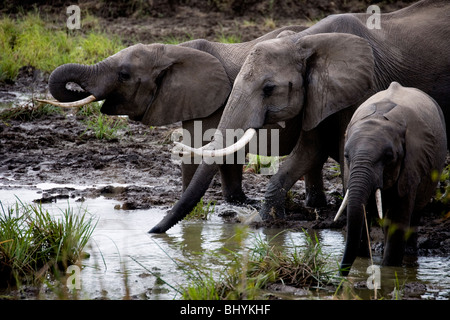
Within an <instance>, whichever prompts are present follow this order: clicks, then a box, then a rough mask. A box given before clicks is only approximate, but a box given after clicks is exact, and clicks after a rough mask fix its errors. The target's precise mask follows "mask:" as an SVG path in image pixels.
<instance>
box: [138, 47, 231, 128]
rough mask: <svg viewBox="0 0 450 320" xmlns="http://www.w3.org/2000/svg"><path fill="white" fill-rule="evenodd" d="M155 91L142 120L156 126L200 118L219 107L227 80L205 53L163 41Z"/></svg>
mask: <svg viewBox="0 0 450 320" xmlns="http://www.w3.org/2000/svg"><path fill="white" fill-rule="evenodd" d="M161 55H162V56H161V57H160V59H161V61H162V62H161V64H162V65H164V69H163V70H161V72H160V74H159V76H158V79H157V85H158V89H157V93H156V96H155V97H154V99H153V101H152V103H151V105H150V106H149V107H148V108H147V111H146V112H145V114H144V116H143V119H142V122H143V123H151V124H152V125H155V126H159V125H165V124H170V123H174V122H178V121H185V120H191V119H199V118H204V117H207V116H209V115H211V114H212V113H214V112H215V111H216V110H217V109H219V108H220V107H222V106H223V105H224V103H225V101H226V99H227V98H228V95H229V94H230V91H231V83H230V80H229V78H228V76H227V74H226V72H225V69H224V67H223V65H222V64H221V63H220V61H219V60H218V59H217V58H216V57H214V56H212V55H211V54H209V53H206V52H203V51H200V50H196V49H192V48H187V47H181V46H177V45H164V47H163V50H162V52H161Z"/></svg>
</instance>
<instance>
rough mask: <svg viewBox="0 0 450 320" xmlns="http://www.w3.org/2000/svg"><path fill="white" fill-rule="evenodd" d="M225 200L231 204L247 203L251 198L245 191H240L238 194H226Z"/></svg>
mask: <svg viewBox="0 0 450 320" xmlns="http://www.w3.org/2000/svg"><path fill="white" fill-rule="evenodd" d="M225 201H226V202H228V203H230V204H235V205H242V204H245V203H247V202H248V201H249V199H248V198H247V196H246V195H245V194H244V193H243V192H240V193H236V194H231V195H226V196H225Z"/></svg>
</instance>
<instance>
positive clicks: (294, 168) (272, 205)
mask: <svg viewBox="0 0 450 320" xmlns="http://www.w3.org/2000/svg"><path fill="white" fill-rule="evenodd" d="M323 146H324V144H322V143H321V141H320V139H319V132H318V129H313V130H311V131H307V132H306V131H303V132H302V133H301V135H300V138H299V140H298V142H297V145H296V146H295V148H294V150H293V151H292V152H291V154H290V155H289V156H288V157H287V158H286V160H285V161H284V162H283V163H282V164H281V166H280V168H279V170H278V172H277V173H276V174H275V175H274V176H272V178H271V179H270V181H269V184H268V186H267V190H266V194H265V202H264V204H263V207H262V208H261V211H260V216H261V218H262V219H263V220H271V219H275V218H279V219H280V218H281V219H282V218H284V217H285V200H286V194H287V192H288V191H289V190H290V189H291V187H292V186H293V185H294V184H295V182H297V180H298V179H300V178H301V177H302V176H304V175H305V174H310V175H308V177H314V178H315V179H312V181H317V176H315V175H317V172H318V168H319V167H320V168H322V167H323V164H324V163H325V161H326V159H327V153H326V150H325V148H324V147H323ZM314 174H315V175H314Z"/></svg>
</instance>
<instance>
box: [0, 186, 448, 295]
mask: <svg viewBox="0 0 450 320" xmlns="http://www.w3.org/2000/svg"><path fill="white" fill-rule="evenodd" d="M1 192H2V193H1V198H0V200H1V201H2V203H3V204H4V205H11V204H14V203H15V202H16V200H17V199H16V197H15V195H18V197H19V198H20V200H21V201H22V202H24V203H30V202H31V201H32V200H33V199H36V198H39V197H40V193H39V192H42V191H41V190H38V189H32V190H30V189H26V188H24V189H23V190H22V189H16V190H7V189H4V190H3V189H2V191H1ZM68 204H69V205H70V206H71V207H72V208H73V209H74V212H78V211H77V210H79V208H80V207H82V208H83V209H87V210H88V211H89V212H90V213H91V214H93V215H95V216H96V217H97V218H98V219H99V222H98V225H97V228H96V229H95V232H94V234H93V236H92V240H91V241H90V243H89V246H88V248H87V251H88V252H89V253H90V254H91V256H90V258H89V259H87V260H85V261H83V264H84V265H85V267H84V269H83V271H82V273H81V274H82V291H83V293H82V294H81V297H82V298H89V299H92V298H99V297H100V298H101V297H107V298H110V299H121V298H123V297H124V296H125V295H126V294H129V295H130V296H132V297H134V298H137V299H174V298H175V299H178V298H180V295H179V294H178V293H177V292H176V290H174V289H173V288H171V286H173V287H177V286H179V285H181V284H183V283H185V282H186V274H185V273H184V272H183V271H182V270H181V269H180V268H179V267H178V265H177V263H178V261H180V260H188V259H190V258H192V257H194V256H195V255H196V254H198V253H205V252H214V251H220V252H227V250H231V251H240V250H244V249H245V247H249V246H252V245H253V242H254V241H256V240H258V239H259V240H264V241H269V240H270V241H271V242H272V244H273V245H276V246H278V247H280V248H284V249H287V250H294V247H300V248H301V247H304V246H306V244H307V236H308V237H310V238H311V239H315V237H316V236H317V239H318V240H319V242H320V243H321V246H322V250H323V252H324V253H325V254H326V255H329V258H328V259H329V262H330V263H331V264H336V265H337V264H338V262H339V260H340V258H341V256H342V253H343V249H344V244H345V237H344V233H343V232H342V231H341V230H309V231H308V232H307V235H306V234H305V233H304V232H303V231H301V230H297V231H293V230H281V229H276V228H270V229H266V228H259V229H248V230H249V231H248V232H249V234H248V236H246V237H239V233H240V232H242V228H243V226H242V225H240V224H235V223H229V222H225V221H224V220H222V219H221V218H220V217H218V216H217V215H213V216H212V217H211V219H210V220H208V221H206V222H204V221H202V222H187V221H185V222H182V223H180V224H178V225H176V226H175V227H173V228H172V229H170V230H169V231H168V232H167V233H166V234H161V235H150V234H148V233H147V231H148V230H149V229H150V227H152V226H153V225H155V224H157V223H158V221H160V219H161V218H162V217H163V216H164V215H165V214H166V211H167V209H164V210H160V209H158V208H155V209H151V210H130V211H124V210H115V209H114V206H115V205H116V204H118V203H117V202H116V201H113V200H108V199H105V198H97V199H88V200H87V201H86V202H84V203H77V202H74V201H73V199H70V200H69V202H67V201H66V200H64V201H61V202H58V203H52V204H45V205H44V207H45V208H47V209H48V210H49V211H50V212H55V213H58V212H60V210H61V209H64V208H67V205H68ZM201 261H202V263H205V267H207V266H209V267H214V268H216V269H218V270H219V269H221V268H223V267H224V261H217V259H209V258H207V255H205V258H204V259H203V260H201ZM373 262H374V264H375V265H379V264H380V263H381V256H380V255H378V254H376V253H374V256H373ZM369 265H371V262H370V260H369V259H365V258H364V259H363V258H358V259H357V260H356V261H355V264H354V266H353V268H352V271H351V273H350V276H349V284H348V285H349V286H351V290H352V291H353V294H354V295H353V296H349V298H354V297H355V295H356V296H359V297H361V298H365V299H368V298H371V297H373V296H374V292H373V290H368V289H367V285H366V282H367V279H368V277H369V274H367V267H368V266H369ZM380 271H381V274H380V277H381V289H380V290H379V291H378V292H377V294H378V297H381V296H383V297H385V298H392V297H393V292H394V291H395V290H396V289H402V288H405V287H406V286H417V287H419V289H420V286H423V288H424V289H423V290H422V291H421V290H418V292H419V293H418V294H419V295H420V297H421V298H430V299H449V297H450V257H419V258H417V259H416V261H413V263H412V265H411V264H409V263H408V266H407V267H400V268H388V267H382V268H380ZM161 279H162V280H163V282H162V281H161ZM164 281H165V282H166V283H164ZM127 290H128V291H127ZM328 295H329V294H328ZM394 297H395V295H394ZM296 298H298V297H296Z"/></svg>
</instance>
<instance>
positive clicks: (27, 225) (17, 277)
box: [0, 200, 96, 286]
mask: <svg viewBox="0 0 450 320" xmlns="http://www.w3.org/2000/svg"><path fill="white" fill-rule="evenodd" d="M95 226H96V221H94V219H93V217H92V216H90V215H89V214H88V212H87V211H84V212H78V213H75V212H74V211H73V209H72V208H70V207H68V208H67V209H65V210H61V214H60V216H59V217H56V216H53V215H51V214H50V213H49V212H48V211H47V210H45V209H43V208H42V206H41V205H39V204H24V203H22V202H20V200H19V201H17V202H16V205H15V206H13V207H8V208H5V207H4V206H3V204H2V203H1V202H0V230H1V232H0V285H1V286H3V285H17V284H22V283H30V284H33V283H37V282H39V281H43V280H45V279H46V276H47V275H53V276H55V275H59V274H60V273H61V271H65V270H66V269H67V268H68V267H69V266H70V265H72V264H76V263H78V262H79V261H80V260H81V258H82V257H83V254H84V253H83V249H84V247H85V246H86V244H87V242H88V240H89V238H90V236H91V235H92V232H93V231H94V229H95Z"/></svg>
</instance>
